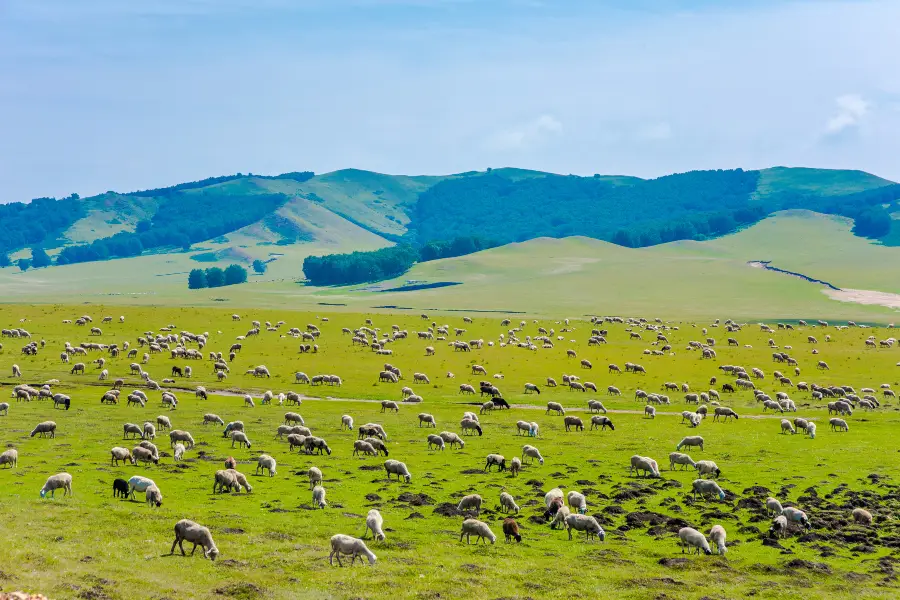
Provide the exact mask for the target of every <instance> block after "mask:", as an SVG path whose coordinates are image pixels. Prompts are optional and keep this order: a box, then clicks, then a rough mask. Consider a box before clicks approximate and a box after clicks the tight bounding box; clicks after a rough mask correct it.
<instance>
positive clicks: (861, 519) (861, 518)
mask: <svg viewBox="0 0 900 600" xmlns="http://www.w3.org/2000/svg"><path fill="white" fill-rule="evenodd" d="M850 514H851V516H852V517H853V521H854V522H856V523H857V524H859V525H871V524H872V513H870V512H869V511H867V510H866V509H864V508H854V509H853V512H852V513H850Z"/></svg>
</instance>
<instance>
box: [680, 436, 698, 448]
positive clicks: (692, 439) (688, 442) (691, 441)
mask: <svg viewBox="0 0 900 600" xmlns="http://www.w3.org/2000/svg"><path fill="white" fill-rule="evenodd" d="M684 446H691V447H699V448H700V449H701V450H703V438H702V437H701V436H699V435H689V436H687V437H686V438H684V439H682V440H681V441H680V442H679V443H678V445H677V446H675V449H676V450H681V448H682V447H684Z"/></svg>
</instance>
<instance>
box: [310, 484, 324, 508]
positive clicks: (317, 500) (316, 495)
mask: <svg viewBox="0 0 900 600" xmlns="http://www.w3.org/2000/svg"><path fill="white" fill-rule="evenodd" d="M312 501H313V504H314V505H316V506H318V507H319V508H325V507H326V506H328V502H326V501H325V488H323V487H322V486H321V485H317V486H316V487H314V488H313V491H312Z"/></svg>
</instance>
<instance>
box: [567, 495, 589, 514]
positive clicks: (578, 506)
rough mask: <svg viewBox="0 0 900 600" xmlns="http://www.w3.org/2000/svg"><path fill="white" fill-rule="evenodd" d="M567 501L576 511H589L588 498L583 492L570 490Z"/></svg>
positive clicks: (583, 512)
mask: <svg viewBox="0 0 900 600" xmlns="http://www.w3.org/2000/svg"><path fill="white" fill-rule="evenodd" d="M566 501H567V502H568V503H569V508H571V509H572V510H574V511H575V512H577V513H579V514H582V515H583V514H585V513H587V500H586V499H585V497H584V494H582V493H581V492H576V491H574V490H573V491H570V492H569V493H568V494H566Z"/></svg>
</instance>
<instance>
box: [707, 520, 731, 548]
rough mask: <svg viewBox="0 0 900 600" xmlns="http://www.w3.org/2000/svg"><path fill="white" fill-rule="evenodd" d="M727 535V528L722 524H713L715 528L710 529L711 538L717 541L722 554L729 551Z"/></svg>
mask: <svg viewBox="0 0 900 600" xmlns="http://www.w3.org/2000/svg"><path fill="white" fill-rule="evenodd" d="M726 537H727V534H726V533H725V528H724V527H722V526H721V525H713V528H712V529H710V530H709V539H710V540H712V541H713V542H715V544H716V547H717V548H718V550H719V554H720V555H724V554H725V553H726V552H727V551H728V550H727V548H726V547H725V538H726Z"/></svg>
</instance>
